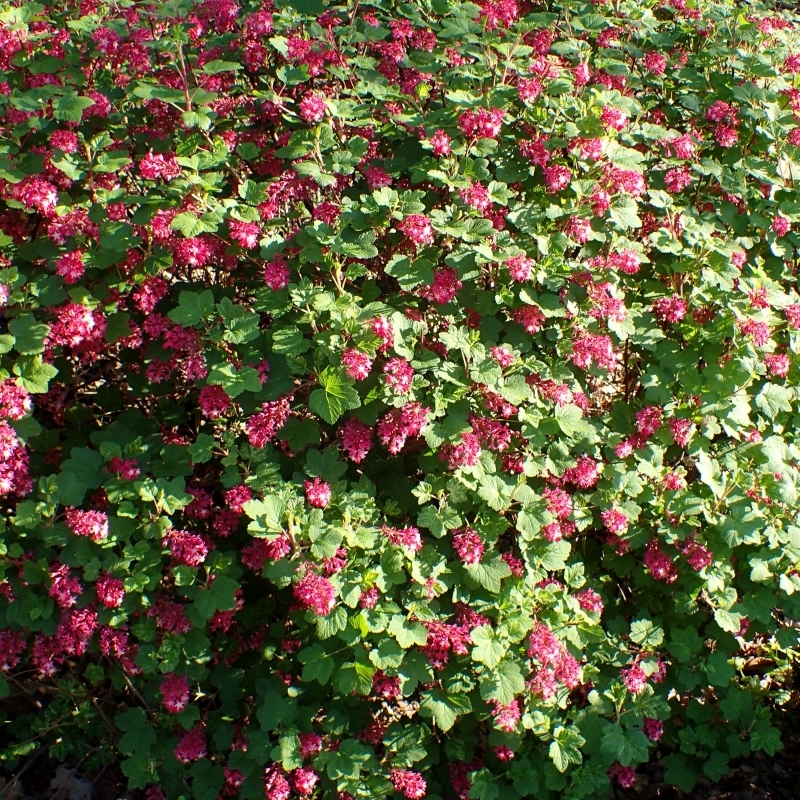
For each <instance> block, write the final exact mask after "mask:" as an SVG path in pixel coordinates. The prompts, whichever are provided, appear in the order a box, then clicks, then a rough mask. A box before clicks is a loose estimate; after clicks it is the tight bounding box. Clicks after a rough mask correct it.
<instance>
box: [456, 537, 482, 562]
mask: <svg viewBox="0 0 800 800" xmlns="http://www.w3.org/2000/svg"><path fill="white" fill-rule="evenodd" d="M453 548H454V549H455V551H456V553H457V554H458V557H459V558H460V559H461V560H462V561H463V562H464V563H465V564H477V563H478V562H479V561H480V560H481V558H483V553H484V550H485V545H484V543H483V539H482V538H481V536H480V534H479V533H478V532H477V531H474V530H473V529H472V528H464V529H463V530H460V531H457V532H456V533H454V534H453Z"/></svg>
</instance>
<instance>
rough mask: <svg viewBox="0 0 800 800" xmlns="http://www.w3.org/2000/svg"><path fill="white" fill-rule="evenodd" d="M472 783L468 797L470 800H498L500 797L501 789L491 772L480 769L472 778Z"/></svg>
mask: <svg viewBox="0 0 800 800" xmlns="http://www.w3.org/2000/svg"><path fill="white" fill-rule="evenodd" d="M470 783H471V784H472V785H471V786H470V788H469V793H468V794H467V797H468V798H469V800H497V798H498V797H500V789H499V787H498V786H497V784H496V783H495V782H494V777H493V776H492V773H491V770H488V769H486V768H485V767H484V768H483V769H479V770H477V771H476V772H473V773H472V775H471V776H470Z"/></svg>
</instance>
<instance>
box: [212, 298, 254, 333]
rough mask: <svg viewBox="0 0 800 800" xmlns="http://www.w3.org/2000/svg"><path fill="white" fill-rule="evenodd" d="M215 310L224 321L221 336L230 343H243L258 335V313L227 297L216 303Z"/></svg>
mask: <svg viewBox="0 0 800 800" xmlns="http://www.w3.org/2000/svg"><path fill="white" fill-rule="evenodd" d="M217 311H218V312H219V313H220V314H221V316H222V319H223V320H224V322H225V332H224V333H223V334H222V338H223V339H224V340H225V341H226V342H231V343H232V344H243V343H244V342H249V341H251V340H253V339H255V338H257V337H258V336H260V334H261V331H260V329H259V327H258V326H259V322H260V318H259V316H258V314H255V313H253V312H252V311H248V310H247V309H246V308H245V307H244V306H241V305H238V304H237V303H234V302H232V301H231V300H229V299H228V298H227V297H226V298H224V299H223V300H222V302H220V303H219V304H218V305H217Z"/></svg>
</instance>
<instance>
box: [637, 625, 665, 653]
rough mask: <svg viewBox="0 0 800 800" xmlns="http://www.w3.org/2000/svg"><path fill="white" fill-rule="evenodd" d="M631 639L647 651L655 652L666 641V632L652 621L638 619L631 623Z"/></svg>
mask: <svg viewBox="0 0 800 800" xmlns="http://www.w3.org/2000/svg"><path fill="white" fill-rule="evenodd" d="M631 639H632V640H633V641H634V642H636V644H639V645H641V646H642V648H643V649H645V650H654V649H655V648H656V647H658V645H660V644H661V642H663V641H664V631H663V630H662V629H661V628H659V627H658V625H656V624H655V623H654V622H653V621H652V620H649V619H637V620H635V621H634V622H632V623H631Z"/></svg>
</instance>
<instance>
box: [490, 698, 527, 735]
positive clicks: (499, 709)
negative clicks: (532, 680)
mask: <svg viewBox="0 0 800 800" xmlns="http://www.w3.org/2000/svg"><path fill="white" fill-rule="evenodd" d="M492 703H493V706H494V708H493V709H492V716H493V717H494V727H495V728H498V729H499V730H501V731H505V732H506V733H514V731H516V729H517V725H518V724H519V721H520V718H521V717H522V709H521V708H520V706H519V700H518V699H517V698H516V697H515V698H514V699H513V700H512V701H511V702H510V703H508V704H507V705H500V703H498V702H496V701H492Z"/></svg>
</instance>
